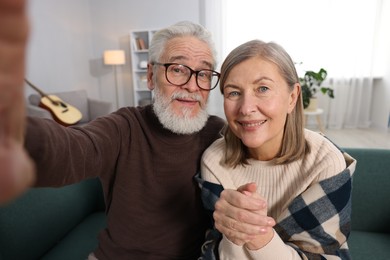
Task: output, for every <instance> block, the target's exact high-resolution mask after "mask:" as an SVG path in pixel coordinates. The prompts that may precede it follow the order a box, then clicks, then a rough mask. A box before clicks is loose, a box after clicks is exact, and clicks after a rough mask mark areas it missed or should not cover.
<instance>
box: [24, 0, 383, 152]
mask: <svg viewBox="0 0 390 260" xmlns="http://www.w3.org/2000/svg"><path fill="white" fill-rule="evenodd" d="M221 2H223V1H218V0H211V1H206V0H198V1H190V2H185V3H184V2H183V1H180V0H168V1H154V0H145V1H139V2H136V3H135V2H133V1H125V0H116V1H112V2H107V1H102V0H93V1H92V0H78V1H56V2H53V1H49V0H39V1H38V0H31V1H29V15H30V20H31V34H30V43H29V47H28V56H27V57H28V59H27V70H26V78H27V79H28V80H30V81H31V82H33V83H34V84H35V85H36V86H39V87H40V88H41V89H42V90H44V91H45V92H46V93H55V92H62V91H73V90H80V89H83V90H85V91H86V92H87V95H88V97H89V98H92V99H96V100H102V101H104V102H111V103H112V104H113V105H112V111H113V110H114V109H115V108H116V107H117V106H132V105H134V96H133V95H134V92H133V87H134V86H133V76H132V69H133V68H132V67H133V66H132V63H131V47H130V46H131V44H130V41H131V39H130V32H131V31H134V30H156V29H158V28H161V27H164V26H167V25H170V24H172V23H175V22H177V21H180V20H190V21H194V22H199V23H201V24H203V25H205V26H206V27H207V28H209V29H210V31H211V32H212V33H213V36H215V37H214V38H215V42H216V45H217V49H218V52H219V57H218V59H219V64H218V65H219V66H220V64H221V63H222V60H223V57H224V56H226V55H227V52H228V51H229V50H230V49H231V48H232V47H233V46H234V45H237V44H238V43H240V42H243V41H244V40H246V38H245V37H256V36H252V35H248V36H247V35H244V33H243V30H241V33H240V32H238V33H237V32H236V31H234V28H233V25H235V26H236V27H238V29H239V30H240V27H239V25H240V24H239V22H238V20H243V22H244V24H245V22H246V23H247V24H249V26H248V28H253V27H254V26H253V22H252V23H251V21H252V20H253V19H256V20H257V21H258V26H257V27H258V28H259V29H258V30H259V31H260V33H259V34H261V35H259V36H258V38H260V39H262V38H263V37H264V40H275V41H281V42H279V43H281V44H282V46H284V47H285V48H286V49H287V50H289V48H290V43H289V41H287V42H283V39H280V40H279V39H273V38H272V37H273V36H272V34H269V31H276V32H274V34H273V35H276V36H277V37H279V35H284V34H287V33H285V32H283V29H284V27H286V26H285V24H286V23H290V21H291V18H290V15H289V14H288V13H282V14H280V12H278V9H277V8H278V5H279V6H280V4H281V3H283V1H282V0H279V1H275V2H274V4H273V5H270V4H269V3H267V1H252V2H253V3H255V2H256V4H257V7H256V8H257V9H258V10H259V12H260V13H261V12H263V15H262V16H264V18H263V19H268V20H267V21H269V22H265V21H264V20H261V19H260V17H252V16H255V15H254V14H252V13H248V15H246V17H247V18H246V20H245V19H232V18H234V16H235V15H237V14H240V13H242V12H246V11H245V9H243V10H242V11H240V10H237V8H236V6H235V5H237V4H236V2H239V1H233V0H231V1H226V2H223V3H221ZM288 2H289V1H285V4H287V3H288ZM366 2H370V1H366ZM372 2H374V3H375V6H374V9H375V8H376V9H375V10H374V11H375V12H376V14H378V13H379V14H380V15H379V16H377V17H379V18H375V19H376V20H375V21H374V22H375V23H376V24H377V25H378V26H379V28H378V29H377V30H376V34H375V39H373V42H374V41H375V42H376V43H374V44H376V45H374V47H375V48H374V49H375V51H376V52H379V51H380V53H379V54H378V53H376V52H375V53H374V54H375V55H374V56H375V57H373V63H375V64H377V65H375V64H374V65H373V72H372V79H373V80H372V83H371V85H370V92H367V91H366V89H363V90H361V91H360V92H359V94H355V95H360V98H361V99H362V96H363V99H364V100H363V102H362V104H361V105H357V108H353V110H352V112H351V110H349V112H347V111H345V112H343V113H340V109H339V106H340V105H341V106H345V104H346V103H348V100H347V99H346V98H350V99H351V100H352V101H354V100H356V99H357V98H359V97H356V96H353V97H352V98H351V96H350V95H349V94H348V97H346V95H347V94H345V93H343V90H340V89H339V90H337V89H336V91H335V96H336V98H335V99H334V100H329V98H326V97H324V96H322V95H321V97H319V100H320V102H322V104H321V105H322V107H323V108H324V111H325V112H324V113H323V114H322V115H321V118H322V120H323V123H324V125H325V131H324V132H325V134H327V135H329V137H330V138H334V139H335V140H336V141H339V142H341V146H349V147H360V146H363V147H373V148H375V147H376V148H390V143H389V142H390V141H389V140H390V138H389V133H390V132H389V131H390V130H389V129H390V120H389V115H390V50H389V49H388V48H387V47H386V46H389V45H390V39H389V36H388V35H387V34H386V33H384V32H387V31H388V29H389V28H388V27H390V20H389V17H390V16H389V15H386V14H390V4H389V3H388V2H387V1H380V0H378V1H372ZM350 3H352V2H351V1H349V0H343V1H340V5H341V9H343V8H345V6H346V5H348V4H350ZM248 4H251V2H250V1H249V3H248ZM334 5H336V3H335V2H334V1H329V0H328V1H325V0H322V1H319V2H317V3H314V4H313V3H309V1H304V0H300V1H295V2H294V4H289V6H288V8H286V10H289V12H290V13H291V17H298V16H299V15H298V13H304V14H305V15H304V17H305V18H304V19H302V18H301V19H300V20H302V21H305V20H309V21H313V19H314V17H316V16H318V17H320V18H318V19H317V21H315V22H316V23H317V22H318V20H320V19H321V18H326V17H329V14H326V15H324V14H322V16H321V12H325V11H326V12H330V11H332V9H337V7H338V6H334ZM302 6H306V7H305V8H307V10H306V11H302V10H300V9H299V8H302ZM233 7H234V8H236V9H235V10H234V11H235V12H233V13H230V14H226V13H227V11H228V10H229V8H230V9H232V8H233ZM325 7H326V8H327V9H326V8H325ZM256 8H252V9H255V10H256ZM250 9H251V8H249V9H247V10H250ZM321 9H323V11H321ZM263 10H272V11H274V12H275V13H279V14H278V15H275V19H271V20H270V17H271V18H272V13H273V12H270V11H268V13H271V16H270V17H267V16H265V15H264V13H267V12H265V11H263ZM311 10H312V11H311ZM329 10H330V11H329ZM284 12H286V11H284ZM344 12H345V14H342V15H345V16H348V15H349V14H348V10H345V11H344ZM310 13H311V14H310ZM229 15H230V16H229ZM244 16H245V14H244ZM248 17H249V18H248ZM250 17H252V20H250ZM310 19H311V20H310ZM294 20H297V19H294ZM275 21H277V22H275ZM302 21H301V22H302ZM313 23H314V22H313ZM309 24H310V23H309ZM323 24H325V25H326V24H330V23H329V21H325V22H323V21H322V23H321V25H323ZM241 26H242V25H241ZM241 28H242V27H241ZM265 28H267V29H268V30H265ZM274 28H275V29H274ZM304 28H305V26H304V25H303V26H300V27H297V28H296V34H297V40H299V41H300V42H301V44H302V45H303V41H302V39H303V38H309V39H311V40H312V41H313V44H311V41H310V40H306V41H305V42H309V45H310V44H311V45H314V44H317V43H318V41H319V40H321V39H326V38H329V37H330V36H329V35H326V34H324V33H323V34H321V35H319V36H318V35H317V34H318V33H317V32H315V31H311V32H310V31H309V32H305V29H304ZM279 29H280V30H281V31H282V33H278V30H279ZM236 30H237V29H236ZM321 30H323V28H322V29H321ZM359 30H362V29H359ZM251 31H256V30H254V29H253V30H251ZM290 31H291V28H290ZM362 33H363V32H362ZM328 34H329V33H328ZM315 35H317V36H315ZM276 36H275V38H276ZM361 36H362V35H360V36H359V37H361ZM286 37H290V35H286ZM338 37H339V38H337V40H338V41H339V42H340V43H341V42H344V41H346V39H347V38H348V37H349V38H351V37H352V36H351V34H348V33H346V34H345V38H343V37H344V36H342V37H340V36H338ZM225 38H230V39H232V38H233V39H235V41H233V42H232V40H229V42H228V43H226V40H225ZM363 38H364V37H363ZM249 39H250V38H249ZM291 42H295V41H291ZM333 42H334V41H333ZM229 44H230V46H229ZM286 45H287V46H286ZM306 46H307V45H305V46H304V47H303V48H302V49H303V51H302V50H301V52H304V51H305V50H306V49H307V47H306ZM321 48H322V47H321ZM336 48H339V49H344V50H345V46H344V45H341V44H334V45H332V46H330V47H329V50H326V51H322V52H323V53H324V54H323V56H325V57H326V56H332V55H331V54H333V53H335V49H336ZM107 50H123V51H124V54H125V62H124V64H121V65H116V66H111V65H105V64H104V61H103V53H104V52H105V51H107ZM378 50H379V51H378ZM298 53H299V51H298ZM290 54H295V50H294V51H293V52H290ZM359 55H360V54H359V53H357V56H359ZM292 56H293V55H292ZM312 56H314V55H312ZM337 57H338V58H340V61H342V58H345V57H340V55H339V56H337ZM293 58H294V57H293ZM355 58H356V57H355ZM302 59H304V60H302ZM313 60H316V57H311V56H309V58H308V57H300V56H299V55H297V63H298V62H301V63H303V65H309V64H312V63H311V62H313ZM317 60H319V59H317ZM356 60H357V62H359V58H357V59H356ZM362 63H363V62H362ZM328 64H329V63H327V62H325V61H324V62H322V61H321V62H319V63H318V64H315V65H313V67H310V69H312V68H313V69H317V68H319V67H318V66H323V65H324V66H326V68H327V69H328V71H329V75H328V77H329V78H330V79H331V78H332V77H335V74H336V73H337V70H336V71H335V69H332V67H331V66H330V67H329V66H328ZM316 66H317V67H316ZM297 69H298V72H299V69H300V68H297ZM327 83H328V82H327ZM32 93H36V92H35V91H34V90H33V89H32V88H29V87H28V86H27V85H26V98H27V97H28V96H29V95H30V94H32ZM332 102H333V103H332ZM116 103H118V104H116ZM357 109H361V110H364V112H363V114H364V113H365V115H362V116H363V117H364V120H365V121H364V122H357V123H354V124H353V125H348V122H344V121H342V120H344V119H345V118H353V117H354V116H355V115H354V114H355V112H356V111H357ZM209 111H210V113H212V114H217V115H219V116H221V117H223V116H224V115H223V109H222V97H221V95H220V93H219V91H213V92H212V93H211V95H210V99H209ZM332 113H333V114H332ZM340 114H342V116H340ZM340 117H342V118H340ZM308 119H309V120H308V124H307V127H308V128H312V129H314V130H319V129H318V126H317V124H316V121H315V118H310V117H309V118H308ZM342 133H344V134H342ZM361 135H363V136H364V138H360V137H361ZM353 136H356V138H355V137H353Z"/></svg>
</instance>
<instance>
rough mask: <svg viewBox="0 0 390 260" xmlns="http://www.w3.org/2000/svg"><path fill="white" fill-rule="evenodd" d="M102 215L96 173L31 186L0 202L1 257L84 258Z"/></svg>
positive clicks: (93, 245)
mask: <svg viewBox="0 0 390 260" xmlns="http://www.w3.org/2000/svg"><path fill="white" fill-rule="evenodd" d="M105 220H106V218H105V213H104V199H103V192H102V188H101V185H100V181H99V180H98V179H89V180H85V181H82V182H81V183H78V184H74V185H69V186H65V187H62V188H35V189H31V190H29V191H28V192H26V194H24V195H23V196H22V197H20V198H18V199H16V200H15V201H13V202H11V203H9V204H8V205H6V206H4V207H0V259H1V260H21V259H23V260H34V259H46V260H49V259H56V260H57V259H64V260H65V259H66V260H70V259H72V260H77V259H83V260H84V259H87V257H88V254H89V253H90V252H91V251H92V250H94V249H95V248H96V246H97V243H98V240H97V236H98V232H99V230H101V229H103V228H104V227H105V226H106V223H105Z"/></svg>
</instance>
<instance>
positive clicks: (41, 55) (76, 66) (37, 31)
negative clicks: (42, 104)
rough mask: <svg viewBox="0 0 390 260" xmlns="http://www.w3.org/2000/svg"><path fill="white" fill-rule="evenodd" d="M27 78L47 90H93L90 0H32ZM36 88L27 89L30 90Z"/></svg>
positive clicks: (29, 91)
mask: <svg viewBox="0 0 390 260" xmlns="http://www.w3.org/2000/svg"><path fill="white" fill-rule="evenodd" d="M28 3H29V15H30V21H31V26H30V27H31V33H30V42H29V46H28V55H27V66H26V78H28V79H29V80H30V81H31V82H32V83H33V84H34V85H36V86H37V87H39V88H41V89H42V90H43V91H44V92H54V91H61V90H73V89H82V88H84V89H87V90H90V89H92V90H93V81H92V79H91V77H90V75H89V74H90V73H89V65H88V61H89V59H90V58H91V57H92V54H93V52H92V45H91V37H90V34H89V33H88V32H90V26H91V25H90V17H89V16H88V15H89V3H88V1H87V0H70V1H51V0H30V1H29V2H28ZM31 92H33V90H31V89H30V88H28V89H27V93H31Z"/></svg>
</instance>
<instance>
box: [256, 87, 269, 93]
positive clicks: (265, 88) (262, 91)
mask: <svg viewBox="0 0 390 260" xmlns="http://www.w3.org/2000/svg"><path fill="white" fill-rule="evenodd" d="M268 90H269V88H268V87H266V86H261V87H259V88H258V91H259V92H260V93H265V92H267V91H268Z"/></svg>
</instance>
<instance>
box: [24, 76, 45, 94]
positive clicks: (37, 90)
mask: <svg viewBox="0 0 390 260" xmlns="http://www.w3.org/2000/svg"><path fill="white" fill-rule="evenodd" d="M24 81H26V83H27V84H28V85H29V86H30V87H32V88H33V89H34V90H35V91H36V92H38V93H39V94H40V95H41V96H42V97H48V95H47V94H46V93H45V92H43V91H42V90H40V89H39V88H38V87H36V86H34V84H32V83H31V82H30V81H28V80H27V79H24ZM48 98H49V97H48ZM49 99H50V98H49Z"/></svg>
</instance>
